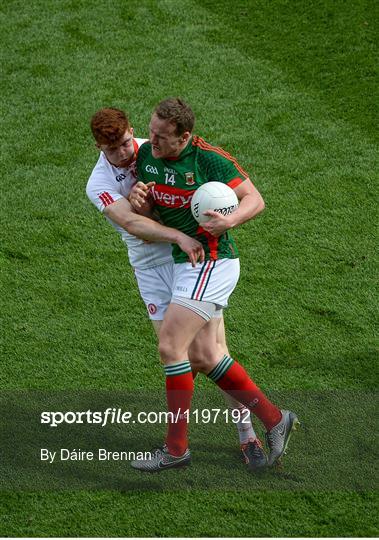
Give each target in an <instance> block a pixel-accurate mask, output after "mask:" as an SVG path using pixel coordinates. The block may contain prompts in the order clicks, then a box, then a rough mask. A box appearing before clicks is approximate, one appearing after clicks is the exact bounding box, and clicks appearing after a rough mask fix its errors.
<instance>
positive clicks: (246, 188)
mask: <svg viewBox="0 0 379 540" xmlns="http://www.w3.org/2000/svg"><path fill="white" fill-rule="evenodd" d="M234 191H235V192H236V195H237V197H238V199H239V207H238V209H237V210H235V211H234V212H233V213H232V214H229V215H228V216H223V215H221V214H219V213H218V212H214V211H213V210H207V211H206V212H204V214H205V215H207V216H212V218H211V219H210V220H209V221H207V222H206V223H204V224H203V225H202V227H203V229H204V230H205V231H207V232H209V233H210V234H212V235H213V236H220V235H221V234H223V233H224V232H225V231H227V230H228V229H233V228H234V227H237V226H238V225H241V224H242V223H245V222H246V221H248V220H249V219H253V218H255V217H256V216H257V215H258V214H260V213H261V212H263V210H264V208H265V203H264V200H263V198H262V196H261V194H260V193H259V191H258V190H257V188H256V187H255V186H254V185H253V184H252V183H251V181H250V180H249V179H248V178H247V179H246V180H245V181H244V182H242V183H241V184H240V185H239V186H237V187H236V188H235V189H234Z"/></svg>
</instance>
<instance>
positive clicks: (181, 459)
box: [130, 445, 191, 472]
mask: <svg viewBox="0 0 379 540" xmlns="http://www.w3.org/2000/svg"><path fill="white" fill-rule="evenodd" d="M190 463H191V453H190V451H189V450H188V449H187V450H186V451H185V452H184V454H183V455H182V456H178V457H177V456H172V455H171V454H169V453H168V449H167V446H166V445H164V446H163V447H162V448H156V449H154V450H153V451H152V452H151V457H150V459H143V460H142V459H141V460H137V459H136V460H134V461H132V462H131V464H130V465H131V466H132V467H133V469H137V470H138V471H143V472H160V471H164V470H166V469H175V468H179V467H187V466H188V465H190Z"/></svg>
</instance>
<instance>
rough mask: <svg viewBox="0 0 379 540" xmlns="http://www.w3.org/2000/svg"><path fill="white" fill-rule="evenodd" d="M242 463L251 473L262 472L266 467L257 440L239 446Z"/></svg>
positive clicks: (265, 461) (262, 452) (263, 455)
mask: <svg viewBox="0 0 379 540" xmlns="http://www.w3.org/2000/svg"><path fill="white" fill-rule="evenodd" d="M241 452H242V455H243V459H244V462H245V463H246V465H247V466H248V468H249V469H250V470H251V471H253V472H259V471H262V470H263V469H264V468H265V467H267V456H266V454H265V452H264V450H263V447H262V443H261V441H260V440H259V439H250V440H249V441H248V442H247V443H245V444H242V445H241Z"/></svg>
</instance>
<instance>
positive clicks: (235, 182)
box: [194, 137, 249, 189]
mask: <svg viewBox="0 0 379 540" xmlns="http://www.w3.org/2000/svg"><path fill="white" fill-rule="evenodd" d="M194 139H195V142H194V144H195V146H198V147H199V149H200V155H199V158H200V163H201V167H202V168H203V169H205V173H206V174H205V176H206V179H207V181H208V182H212V181H213V182H223V183H224V184H227V185H228V186H230V187H231V188H233V189H234V188H236V187H237V186H239V185H240V184H242V182H244V181H245V180H247V179H248V178H249V175H248V173H247V172H246V171H245V170H244V169H243V168H242V167H241V165H240V164H239V163H238V161H237V160H236V158H234V157H233V156H232V155H231V154H229V153H228V152H226V151H225V150H223V149H222V148H219V147H217V146H212V145H210V144H209V143H207V142H205V141H204V140H203V139H201V138H200V137H196V138H194Z"/></svg>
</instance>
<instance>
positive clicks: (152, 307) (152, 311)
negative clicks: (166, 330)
mask: <svg viewBox="0 0 379 540" xmlns="http://www.w3.org/2000/svg"><path fill="white" fill-rule="evenodd" d="M147 309H148V311H149V313H150V315H155V314H156V312H157V306H156V305H155V304H149V305H148V306H147Z"/></svg>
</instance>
